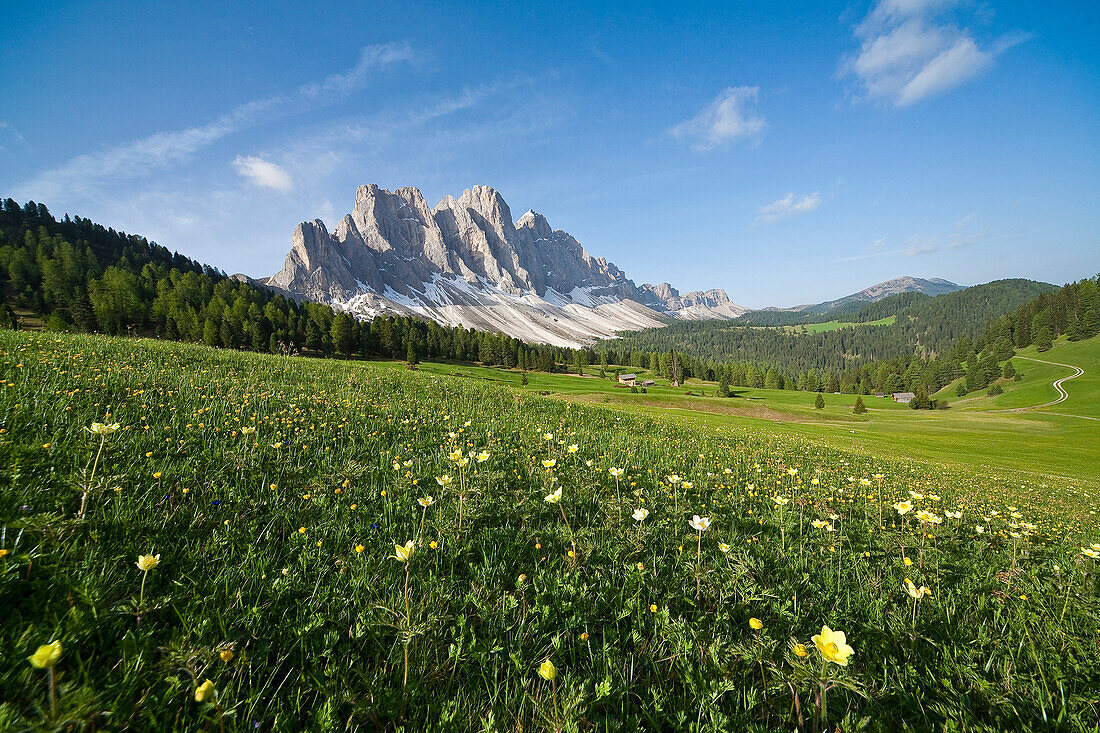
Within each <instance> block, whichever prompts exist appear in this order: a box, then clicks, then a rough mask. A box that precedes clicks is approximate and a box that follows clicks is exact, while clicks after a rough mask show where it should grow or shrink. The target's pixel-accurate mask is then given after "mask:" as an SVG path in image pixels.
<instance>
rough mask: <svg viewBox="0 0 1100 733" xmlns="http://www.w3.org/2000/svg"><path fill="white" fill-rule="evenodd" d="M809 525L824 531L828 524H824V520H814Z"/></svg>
mask: <svg viewBox="0 0 1100 733" xmlns="http://www.w3.org/2000/svg"><path fill="white" fill-rule="evenodd" d="M810 524H812V525H813V526H814V527H815V528H817V529H825V528H826V527H828V526H829V523H828V522H826V521H825V520H824V519H815V520H814V521H812V522H810Z"/></svg>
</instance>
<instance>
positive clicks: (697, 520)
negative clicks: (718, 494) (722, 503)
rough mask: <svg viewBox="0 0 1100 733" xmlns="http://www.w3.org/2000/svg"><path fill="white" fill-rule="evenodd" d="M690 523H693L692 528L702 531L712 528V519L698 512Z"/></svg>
mask: <svg viewBox="0 0 1100 733" xmlns="http://www.w3.org/2000/svg"><path fill="white" fill-rule="evenodd" d="M688 524H690V525H691V528H692V529H695V530H698V531H700V532H706V531H707V530H708V529H710V519H709V518H708V517H700V516H699V515H698V514H696V515H695V516H694V517H692V518H691V521H690V522H688Z"/></svg>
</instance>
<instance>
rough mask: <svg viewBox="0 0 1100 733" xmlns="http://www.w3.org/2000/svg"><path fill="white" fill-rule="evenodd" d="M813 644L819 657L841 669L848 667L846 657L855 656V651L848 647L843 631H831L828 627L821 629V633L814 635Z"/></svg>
mask: <svg viewBox="0 0 1100 733" xmlns="http://www.w3.org/2000/svg"><path fill="white" fill-rule="evenodd" d="M814 644H815V645H816V646H817V650H818V651H819V652H821V656H823V657H825V658H826V659H827V660H829V661H830V662H833V663H834V664H839V665H840V666H841V667H847V666H848V657H850V656H852V655H853V654H855V649H852V647H850V646H848V644H847V639H845V638H844V632H843V631H833V630H832V629H830V628H829V627H828V626H822V627H821V633H820V634H815V635H814Z"/></svg>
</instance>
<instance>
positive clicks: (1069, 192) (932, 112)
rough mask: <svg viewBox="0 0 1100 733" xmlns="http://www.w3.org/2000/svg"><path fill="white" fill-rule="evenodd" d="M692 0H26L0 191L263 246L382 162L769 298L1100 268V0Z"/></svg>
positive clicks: (246, 267) (606, 249)
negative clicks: (481, 192)
mask: <svg viewBox="0 0 1100 733" xmlns="http://www.w3.org/2000/svg"><path fill="white" fill-rule="evenodd" d="M381 5H384V6H385V7H381ZM672 5H674V4H669V3H662V4H657V5H645V4H635V3H630V4H626V3H624V4H622V5H597V4H593V3H553V4H550V3H547V4H525V3H446V4H443V3H440V4H431V5H417V4H412V3H408V4H406V3H401V4H394V3H387V4H374V3H349V4H347V5H343V6H340V5H328V6H326V7H325V8H324V9H321V10H316V9H313V8H309V6H308V5H303V4H302V3H297V2H296V3H286V2H278V1H274V2H264V3H255V4H243V3H225V2H198V3H186V4H185V3H172V4H168V3H150V4H146V3H120V2H107V3H84V2H72V3H49V2H43V3H33V4H32V3H24V4H21V5H18V6H9V7H7V8H6V9H5V31H4V43H3V44H0V195H3V196H13V197H15V198H17V199H18V200H20V201H21V202H22V201H25V200H27V199H34V200H35V201H40V202H43V203H45V204H46V205H47V206H49V207H50V209H51V211H53V212H54V213H55V214H61V213H64V212H71V213H78V214H81V215H83V216H88V217H91V218H93V219H95V220H97V221H99V222H101V223H103V224H105V225H109V226H114V227H115V228H118V229H124V230H126V231H131V232H136V233H140V234H144V235H146V236H149V237H150V238H152V239H155V240H157V241H158V242H160V243H161V244H164V245H165V246H167V247H169V248H172V249H176V250H178V251H181V252H183V253H185V254H187V255H189V256H192V257H195V258H196V259H200V260H202V261H206V262H209V263H211V264H214V265H216V266H218V267H221V268H222V269H224V270H227V271H229V272H246V273H248V274H250V275H257V276H258V275H267V274H271V273H273V272H275V271H276V270H277V269H279V267H280V266H281V264H282V260H283V257H284V256H285V254H286V251H287V250H288V248H289V242H290V234H291V231H292V230H293V228H294V226H295V225H296V224H297V223H298V222H299V221H303V220H306V219H313V218H321V219H323V220H325V221H326V222H327V223H329V224H330V225H331V224H332V223H333V222H334V221H336V220H338V219H339V217H340V216H342V215H343V214H344V213H345V212H347V211H349V210H350V208H351V207H352V205H353V203H354V198H355V186H356V185H359V184H363V183H371V182H373V183H378V184H379V185H382V186H384V187H387V188H391V189H392V188H395V187H398V186H406V185H408V186H416V187H418V188H420V189H421V190H422V191H423V192H424V195H425V197H426V198H427V199H428V201H429V203H430V204H433V205H434V204H435V203H436V202H437V201H438V200H439V199H441V198H442V197H443V196H444V195H446V194H453V195H457V194H459V193H460V192H461V191H462V189H464V188H467V187H469V186H471V185H474V184H483V185H491V186H493V187H495V188H497V189H498V190H499V191H501V193H502V194H503V195H504V197H505V199H506V200H507V201H508V202H509V204H510V205H511V207H512V212H513V215H514V217H515V218H518V217H519V215H520V214H522V213H523V212H524V211H525V210H527V209H528V208H534V209H535V210H537V211H541V212H542V213H544V214H545V215H546V216H547V218H548V219H549V221H550V223H551V224H552V225H553V226H555V227H557V228H561V229H565V230H566V231H569V232H570V233H571V234H573V235H574V236H575V237H577V239H579V240H580V241H581V242H582V244H584V245H585V247H586V248H587V249H588V250H589V251H590V252H592V253H593V254H595V255H600V256H604V257H607V258H608V259H609V260H611V261H613V262H615V263H616V264H618V265H619V266H620V267H622V268H623V269H624V270H625V271H626V272H627V274H628V275H629V276H630V277H632V278H633V279H634V280H635V282H638V283H642V282H660V281H666V280H667V281H669V282H671V283H672V284H673V285H674V286H676V287H678V288H679V289H680V290H681V291H686V290H692V289H706V288H711V287H720V288H725V289H726V290H727V291H728V292H729V294H730V297H731V298H732V299H733V300H734V301H735V302H738V303H741V304H743V305H747V306H750V307H761V306H765V305H794V304H797V303H806V302H816V301H820V300H824V299H827V298H832V297H837V296H840V295H843V294H846V293H848V292H852V291H854V290H858V289H860V288H863V287H865V286H868V285H871V284H873V283H875V282H879V281H881V280H885V279H889V278H891V277H896V276H899V275H915V276H918V277H943V278H947V279H950V280H953V281H956V282H959V283H963V284H974V283H979V282H986V281H988V280H992V279H997V278H1001V277H1030V278H1035V279H1041V280H1047V281H1049V282H1054V283H1059V284H1060V283H1063V282H1066V281H1068V280H1074V279H1078V278H1080V277H1085V276H1091V275H1095V274H1096V273H1097V272H1098V271H1100V207H1098V206H1097V202H1098V201H1100V64H1098V61H1100V38H1098V32H1097V28H1098V27H1100V4H1097V3H1093V2H1088V3H1056V4H1051V5H1050V6H1049V7H1044V6H1043V5H1044V4H1036V3H1031V2H1029V3H1008V2H966V1H953V0H882V1H881V2H877V1H876V2H873V3H868V2H854V3H836V4H829V3H821V2H806V3H797V2H791V3H773V2H761V3H756V4H750V3H737V4H734V3H716V4H704V3H696V4H691V7H690V8H684V9H680V8H674V7H672ZM733 5H736V7H730V6H733Z"/></svg>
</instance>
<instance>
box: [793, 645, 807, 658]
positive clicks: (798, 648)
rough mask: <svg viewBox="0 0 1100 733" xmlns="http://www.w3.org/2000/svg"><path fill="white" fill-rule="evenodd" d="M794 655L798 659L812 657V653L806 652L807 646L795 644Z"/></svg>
mask: <svg viewBox="0 0 1100 733" xmlns="http://www.w3.org/2000/svg"><path fill="white" fill-rule="evenodd" d="M794 655H795V656H796V657H808V656H809V655H810V653H809V652H808V651H806V645H805V644H795V645H794Z"/></svg>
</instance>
